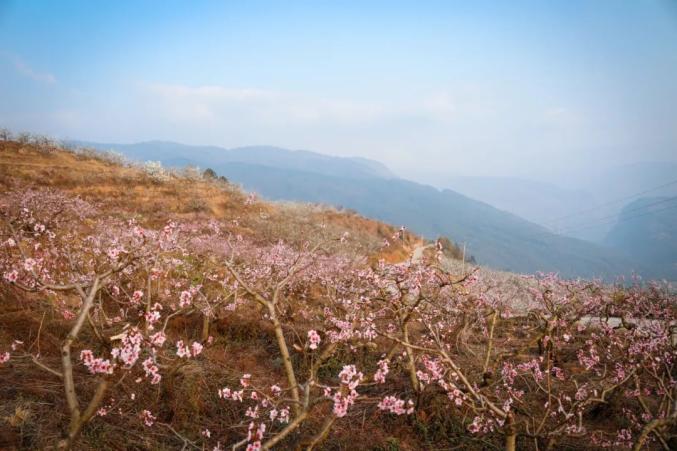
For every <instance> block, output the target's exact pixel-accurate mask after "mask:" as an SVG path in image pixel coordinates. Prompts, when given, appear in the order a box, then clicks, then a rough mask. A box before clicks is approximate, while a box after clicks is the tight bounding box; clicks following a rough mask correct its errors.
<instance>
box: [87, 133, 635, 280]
mask: <svg viewBox="0 0 677 451" xmlns="http://www.w3.org/2000/svg"><path fill="white" fill-rule="evenodd" d="M88 145H90V146H92V147H95V148H98V149H103V150H108V149H114V150H117V151H119V152H121V153H123V154H125V155H127V156H128V157H129V158H132V159H136V160H159V161H162V162H163V164H165V165H170V166H181V165H184V164H193V165H197V166H200V167H202V168H207V167H210V168H212V169H213V170H215V171H216V172H217V173H218V174H220V175H224V176H226V177H227V178H228V179H230V180H232V181H235V182H237V183H241V184H242V185H243V186H244V187H245V188H246V189H248V190H252V191H256V192H258V193H260V194H261V195H263V196H265V197H267V198H270V199H276V200H282V199H284V200H299V201H306V202H317V203H326V204H333V205H336V206H342V207H345V208H350V209H354V210H356V211H358V212H359V213H361V214H364V215H366V216H370V217H373V218H376V219H380V220H383V221H387V222H389V223H392V224H403V225H406V226H407V227H409V228H411V229H412V230H414V231H415V232H417V233H420V234H422V235H424V236H427V237H428V238H436V237H437V236H440V235H443V236H448V237H450V238H451V239H453V240H454V241H456V242H458V243H465V244H466V245H467V247H468V253H469V254H472V255H474V256H475V257H476V258H477V260H478V262H479V263H481V264H485V265H489V266H492V267H495V268H499V269H505V270H510V271H515V272H523V273H532V272H537V271H544V272H549V271H555V272H559V273H560V274H561V275H563V276H566V277H572V276H588V277H590V276H601V277H613V276H614V275H617V274H621V273H626V274H627V273H629V271H630V269H632V268H633V265H634V263H632V262H630V261H628V260H625V259H624V258H623V257H622V256H621V255H620V254H619V253H617V252H615V251H613V250H610V249H607V248H604V247H601V246H597V245H593V244H591V243H586V242H583V241H580V240H576V239H573V238H568V237H561V236H557V235H554V234H552V233H550V232H549V231H548V230H547V229H545V228H543V227H541V226H538V225H536V224H534V223H531V222H529V221H526V220H524V219H522V218H520V217H518V216H516V215H513V214H510V213H507V212H504V211H501V210H498V209H496V208H494V207H492V206H490V205H489V204H486V203H483V202H479V201H476V200H473V199H471V198H469V197H466V196H464V195H462V194H459V193H457V192H454V191H451V190H442V191H440V190H438V189H436V188H433V187H431V186H427V185H422V184H418V183H414V182H410V181H407V180H402V179H397V178H394V177H393V176H392V174H391V173H390V172H389V171H388V170H387V169H386V168H385V166H383V165H380V164H379V163H376V162H372V161H369V160H366V161H365V160H362V159H355V158H336V157H328V156H324V155H319V154H315V153H312V152H298V151H289V150H284V149H277V148H272V147H246V148H240V149H230V150H228V149H221V148H218V147H196V146H185V145H180V144H175V143H166V142H148V143H139V144H132V145H117V144H95V143H88Z"/></svg>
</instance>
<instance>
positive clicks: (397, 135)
mask: <svg viewBox="0 0 677 451" xmlns="http://www.w3.org/2000/svg"><path fill="white" fill-rule="evenodd" d="M675 80H677V2H674V1H671V0H664V1H661V0H637V1H620V0H613V1H576V0H571V1H561V2H557V1H547V2H520V1H515V2H503V1H496V2H484V1H472V2H451V1H445V2H395V1H390V2H354V3H351V2H305V3H304V2H251V1H247V2H245V1H242V2H234V1H233V2H185V1H182V2H179V1H177V2H173V1H162V2H161V1H147V2H142V1H139V2H131V1H130V2H112V1H111V2H103V1H101V2H98V1H97V2H84V1H83V2H73V1H59V2H53V1H7V0H0V99H2V101H0V126H5V127H9V128H11V129H13V130H16V131H19V130H30V131H35V132H40V133H46V134H49V135H51V136H55V137H60V138H77V139H85V140H97V141H106V142H131V141H140V140H148V139H164V140H176V141H181V142H186V143H195V144H216V145H223V146H226V147H234V146H240V145H251V144H272V145H278V146H283V147H289V148H305V149H310V150H315V151H319V152H323V153H328V154H336V155H359V156H364V157H369V158H375V159H378V160H380V161H383V162H385V163H386V164H388V165H389V166H390V167H392V168H393V169H394V170H395V171H396V172H398V173H400V174H402V175H407V176H410V177H416V178H421V177H424V176H425V174H429V173H437V174H445V173H449V174H452V173H453V174H464V175H516V176H532V175H534V174H539V173H542V172H543V171H546V170H549V168H550V167H552V166H556V167H557V168H559V169H561V170H576V168H580V167H584V166H589V165H590V164H597V165H614V164H624V163H628V162H634V161H643V160H671V161H675V160H676V159H677V82H675Z"/></svg>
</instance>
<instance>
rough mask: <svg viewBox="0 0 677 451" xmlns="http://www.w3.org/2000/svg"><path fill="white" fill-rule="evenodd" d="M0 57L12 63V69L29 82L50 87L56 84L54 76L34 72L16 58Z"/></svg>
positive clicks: (14, 56)
mask: <svg viewBox="0 0 677 451" xmlns="http://www.w3.org/2000/svg"><path fill="white" fill-rule="evenodd" d="M0 55H2V56H4V57H5V58H6V59H8V60H9V61H10V62H11V63H12V66H13V67H14V69H15V70H16V71H17V72H18V73H19V74H21V75H23V76H24V77H27V78H30V79H31V80H33V81H36V82H39V83H45V84H50V85H51V84H54V83H56V77H55V76H54V75H52V74H50V73H49V72H38V71H36V70H35V69H33V68H32V67H30V66H29V65H28V63H26V62H25V61H24V60H22V59H21V58H19V57H18V56H16V55H11V54H8V53H0Z"/></svg>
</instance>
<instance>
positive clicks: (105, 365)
mask: <svg viewBox="0 0 677 451" xmlns="http://www.w3.org/2000/svg"><path fill="white" fill-rule="evenodd" d="M80 360H82V363H83V364H84V365H85V366H86V367H87V369H89V372H90V373H92V374H113V365H112V364H111V362H110V360H108V359H102V358H100V357H94V354H93V353H92V351H91V350H89V349H83V350H82V351H80Z"/></svg>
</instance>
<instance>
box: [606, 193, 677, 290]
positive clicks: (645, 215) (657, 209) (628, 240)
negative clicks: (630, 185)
mask: <svg viewBox="0 0 677 451" xmlns="http://www.w3.org/2000/svg"><path fill="white" fill-rule="evenodd" d="M676 201H677V197H646V198H641V199H637V200H636V201H634V202H631V203H629V204H628V205H626V206H625V207H624V208H623V210H621V213H620V214H619V216H618V221H617V222H616V223H615V224H614V225H613V228H612V229H611V231H610V232H609V234H608V235H607V237H606V243H607V244H608V245H609V246H613V247H615V248H616V249H618V250H620V251H622V252H624V253H625V254H626V255H628V256H629V257H630V258H632V259H634V260H636V261H638V262H641V263H642V265H643V266H645V267H647V268H650V269H651V274H654V275H655V276H656V277H661V278H665V279H668V280H672V281H675V280H677V228H676V226H677V202H676Z"/></svg>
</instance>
